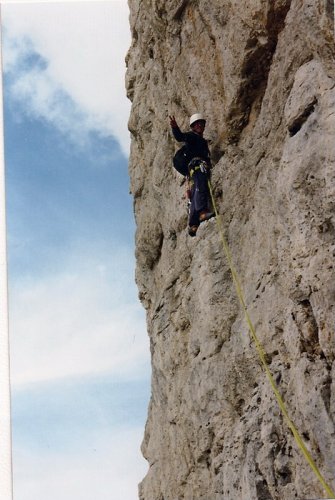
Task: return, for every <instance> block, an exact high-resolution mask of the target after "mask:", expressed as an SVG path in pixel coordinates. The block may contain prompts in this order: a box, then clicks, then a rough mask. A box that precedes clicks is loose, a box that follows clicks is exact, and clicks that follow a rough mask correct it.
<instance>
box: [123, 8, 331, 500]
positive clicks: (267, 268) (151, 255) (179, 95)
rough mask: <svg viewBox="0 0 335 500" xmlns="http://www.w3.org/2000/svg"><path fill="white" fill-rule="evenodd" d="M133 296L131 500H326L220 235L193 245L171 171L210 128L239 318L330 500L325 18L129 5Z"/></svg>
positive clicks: (203, 232) (204, 230)
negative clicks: (136, 471) (135, 395)
mask: <svg viewBox="0 0 335 500" xmlns="http://www.w3.org/2000/svg"><path fill="white" fill-rule="evenodd" d="M129 6H130V25H131V32H132V45H131V48H130V50H129V53H128V56H127V65H128V70H127V76H126V85H127V93H128V96H129V98H130V99H131V101H132V111H131V116H130V119H129V129H130V131H131V133H132V146H131V158H130V166H129V169H130V178H131V192H132V194H133V197H134V211H135V217H136V224H137V231H136V258H137V270H136V281H137V284H138V288H139V295H140V298H141V301H142V303H143V305H144V307H145V308H146V311H147V324H148V333H149V336H150V343H151V356H152V395H151V401H150V406H149V414H148V421H147V425H146V429H145V435H144V440H143V445H142V452H143V455H144V456H145V458H146V459H147V461H148V464H149V470H148V473H147V475H146V477H145V478H144V479H143V481H142V483H141V484H140V486H139V497H140V499H141V500H181V499H184V500H193V499H204V500H219V499H225V500H235V499H239V500H241V499H242V500H254V499H259V500H271V499H273V500H279V499H280V500H292V499H295V498H297V499H311V498H326V497H327V494H326V492H325V491H324V489H323V488H322V486H321V485H320V483H319V481H318V479H317V478H316V476H315V475H314V473H313V472H312V470H311V469H310V467H309V465H308V464H307V462H306V460H305V458H304V457H303V455H302V454H301V452H300V450H299V449H298V447H297V445H296V442H295V440H294V438H293V436H292V433H291V432H290V431H289V430H288V427H287V425H286V423H285V421H284V419H283V417H282V415H281V412H280V410H279V407H278V405H277V402H276V400H275V398H274V396H273V392H272V389H271V387H270V384H269V382H268V380H267V378H266V375H265V373H264V371H263V369H262V367H261V364H260V361H259V357H258V354H257V351H256V349H255V347H254V344H253V341H252V340H251V339H250V336H249V332H248V327H247V324H246V322H245V319H244V314H243V311H242V308H241V306H240V304H239V302H238V299H237V296H236V293H235V288H234V285H233V281H232V277H231V273H230V271H229V268H228V264H227V260H226V258H225V256H224V253H223V250H222V244H221V240H220V236H219V234H218V229H217V225H216V221H215V220H214V219H212V220H210V221H208V222H206V223H204V224H202V225H201V226H200V229H199V231H198V234H197V237H196V238H190V237H189V236H188V235H187V231H186V227H187V213H186V202H185V199H184V191H185V184H184V182H183V179H182V177H181V176H180V175H179V174H178V173H177V172H176V171H174V170H173V168H172V163H171V157H172V156H173V153H174V152H175V151H176V149H177V148H178V147H179V146H178V144H177V143H176V142H175V141H174V139H173V138H172V135H171V132H170V127H169V121H168V115H169V114H174V115H175V116H176V118H177V120H178V122H179V124H180V125H181V128H182V129H184V130H187V129H188V118H189V116H190V115H191V114H192V113H194V112H198V111H200V112H203V113H204V114H205V115H206V116H207V117H208V122H207V128H206V131H205V136H206V138H208V139H209V140H210V141H211V152H212V158H213V163H214V164H215V166H214V169H213V174H212V182H213V187H214V192H215V199H216V203H217V206H218V209H219V213H220V214H221V217H222V224H223V227H224V231H225V235H226V238H227V240H228V242H229V246H230V249H231V253H232V256H233V260H234V263H235V266H236V268H237V270H238V273H239V276H240V279H241V283H242V287H243V291H244V295H245V299H246V303H247V306H248V310H249V313H250V316H251V318H252V321H253V323H254V325H255V327H256V330H257V333H258V336H259V338H260V339H261V341H262V343H263V345H264V349H265V351H266V353H267V354H266V359H267V361H268V363H269V367H270V369H271V372H272V374H273V376H274V378H275V380H276V382H277V384H278V388H279V390H280V392H281V394H282V396H283V398H284V400H285V403H286V405H287V408H288V411H289V414H290V416H291V418H292V419H293V421H294V423H295V424H296V426H297V428H298V430H299V432H300V434H301V436H302V439H303V441H304V443H305V445H306V446H307V448H308V449H309V450H310V452H311V454H312V456H313V458H314V459H315V462H316V464H317V466H318V467H319V468H320V471H321V472H322V474H323V475H324V477H325V479H326V481H327V482H328V483H329V484H330V486H331V487H332V488H333V489H334V488H335V361H334V359H335V340H334V325H335V311H334V308H335V273H334V260H335V259H334V255H335V69H334V41H333V10H334V5H333V2H332V1H329V0H312V1H305V0H272V1H269V0H197V1H196V0H129Z"/></svg>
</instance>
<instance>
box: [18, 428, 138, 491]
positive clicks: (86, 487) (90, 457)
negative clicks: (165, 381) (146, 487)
mask: <svg viewBox="0 0 335 500" xmlns="http://www.w3.org/2000/svg"><path fill="white" fill-rule="evenodd" d="M142 436H143V429H142V428H128V429H127V428H124V429H114V430H113V432H109V433H104V434H102V436H100V437H99V438H96V439H94V438H93V439H92V437H91V436H90V437H89V438H90V439H89V440H87V443H86V448H85V447H84V446H81V448H82V449H81V450H80V452H78V450H68V451H67V453H66V454H64V453H62V454H57V453H55V452H53V451H52V450H49V451H47V450H44V451H41V450H38V451H35V450H30V451H28V450H24V449H20V448H17V449H15V453H14V493H15V498H19V499H20V500H40V499H46V498H47V499H48V500H59V499H60V498H61V499H62V500H73V499H80V500H93V499H99V500H110V499H111V498H113V500H134V498H137V496H138V493H137V484H138V483H139V482H140V481H141V480H142V479H143V477H144V475H145V473H146V470H147V465H146V462H145V461H144V459H142V460H139V448H140V442H141V439H142ZM17 479H19V480H17Z"/></svg>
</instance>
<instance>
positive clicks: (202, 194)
mask: <svg viewBox="0 0 335 500" xmlns="http://www.w3.org/2000/svg"><path fill="white" fill-rule="evenodd" d="M169 118H170V125H171V128H172V133H173V135H174V138H175V139H176V140H177V141H178V142H184V143H185V144H186V148H187V152H188V159H189V162H188V181H189V193H190V200H191V205H190V213H189V229H188V234H189V235H190V236H195V235H196V233H197V230H198V227H199V225H200V223H201V222H204V221H206V220H208V219H210V218H211V217H214V216H215V214H214V212H213V211H212V210H211V209H210V194H209V189H208V179H209V175H210V169H211V160H210V152H209V148H208V142H207V141H206V139H204V137H203V133H204V130H205V126H206V120H205V118H204V117H203V115H202V114H200V113H195V114H194V115H192V116H191V118H190V127H191V131H190V132H185V133H184V132H182V131H181V130H180V128H179V126H178V124H177V121H176V118H175V117H174V116H169Z"/></svg>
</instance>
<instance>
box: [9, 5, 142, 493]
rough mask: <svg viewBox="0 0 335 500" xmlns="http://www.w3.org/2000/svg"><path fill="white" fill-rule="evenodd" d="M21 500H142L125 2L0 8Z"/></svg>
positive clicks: (14, 398)
mask: <svg viewBox="0 0 335 500" xmlns="http://www.w3.org/2000/svg"><path fill="white" fill-rule="evenodd" d="M2 26H3V36H4V40H3V58H4V102H5V109H4V119H5V157H6V197H7V240H8V271H9V308H10V342H11V383H12V423H13V464H14V500H45V498H48V500H59V499H60V498H62V500H70V499H71V500H73V499H76V500H93V499H94V500H95V499H99V500H105V499H106V500H107V499H108V500H111V499H113V500H118V499H120V500H121V499H122V500H133V499H134V498H137V483H138V482H139V481H140V480H141V479H142V477H143V476H144V474H145V472H146V469H147V465H146V463H145V461H144V459H143V458H142V457H141V454H140V450H139V446H140V443H141V440H142V437H143V433H144V424H145V419H146V412H147V405H148V398H149V378H150V368H149V346H148V339H147V334H146V326H145V315H144V311H143V309H142V307H141V305H140V304H139V301H138V298H137V289H136V286H135V283H134V267H135V260H134V231H135V226H134V220H133V213H132V199H131V197H130V195H129V179H128V172H127V157H128V150H129V133H128V131H127V119H128V115H129V110H130V104H129V102H128V101H127V100H126V97H125V90H124V72H125V64H124V57H125V55H126V51H127V49H128V47H129V44H130V35H129V27H128V8H127V3H126V1H112V2H103V3H102V2H101V3H98V2H89V3H73V4H71V3H68V4H65V3H55V4H52V3H50V4H26V5H25V4H15V3H13V4H5V5H3V7H2Z"/></svg>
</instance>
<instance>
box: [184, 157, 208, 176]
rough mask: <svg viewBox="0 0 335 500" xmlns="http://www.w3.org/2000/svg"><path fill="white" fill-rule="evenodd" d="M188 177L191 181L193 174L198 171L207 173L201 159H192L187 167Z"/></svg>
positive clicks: (206, 168) (205, 164)
mask: <svg viewBox="0 0 335 500" xmlns="http://www.w3.org/2000/svg"><path fill="white" fill-rule="evenodd" d="M188 168H189V177H190V178H191V179H192V177H193V175H194V174H195V172H197V171H198V170H200V171H201V172H202V173H203V174H206V173H207V172H208V165H207V163H206V162H205V161H204V160H203V159H202V158H193V159H192V161H190V163H189V165H188Z"/></svg>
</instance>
